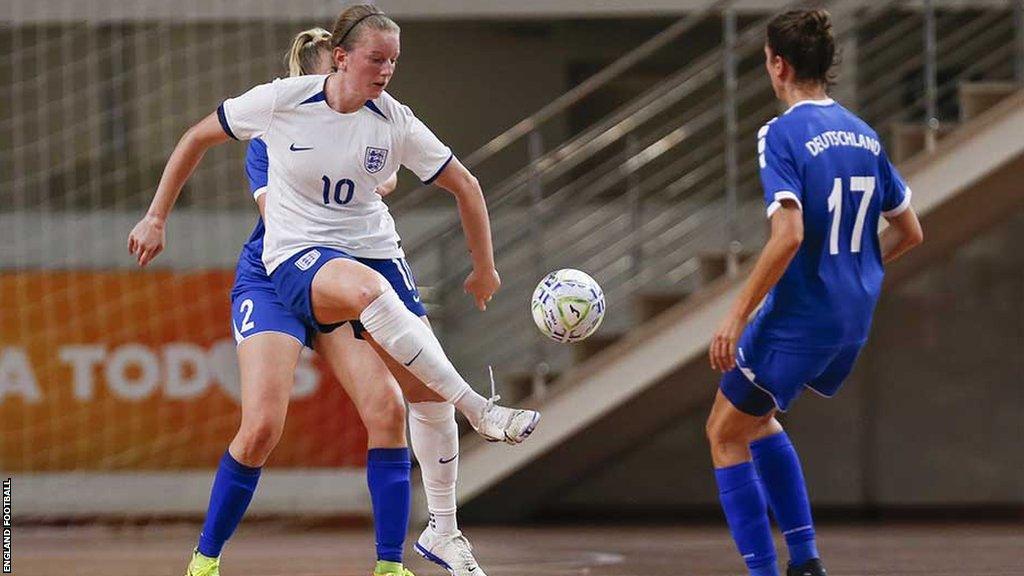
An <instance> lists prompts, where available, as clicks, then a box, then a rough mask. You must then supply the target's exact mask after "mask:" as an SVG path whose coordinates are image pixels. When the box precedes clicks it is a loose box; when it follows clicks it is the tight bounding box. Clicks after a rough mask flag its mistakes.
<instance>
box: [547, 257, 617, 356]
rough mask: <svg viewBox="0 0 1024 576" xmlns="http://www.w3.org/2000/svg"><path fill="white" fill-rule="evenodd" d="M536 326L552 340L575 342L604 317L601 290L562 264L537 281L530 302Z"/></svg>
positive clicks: (579, 273)
mask: <svg viewBox="0 0 1024 576" xmlns="http://www.w3.org/2000/svg"><path fill="white" fill-rule="evenodd" d="M530 309H531V312H532V313H533V321H534V323H535V324H537V328H539V329H540V331H541V332H542V333H543V334H544V335H545V336H547V337H548V338H551V339H552V340H554V341H556V342H562V343H570V342H579V341H581V340H584V339H586V338H587V337H588V336H590V335H591V334H593V333H594V331H595V330H597V327H598V326H600V325H601V320H603V319H604V311H605V307H604V291H602V290H601V286H599V285H598V284H597V282H596V281H595V280H594V279H593V278H591V277H590V276H589V275H587V274H586V273H584V272H580V271H579V270H573V269H572V268H564V269H562V270H556V271H554V272H552V273H550V274H548V275H547V276H545V277H544V279H543V280H541V281H540V284H538V285H537V289H536V290H534V291H533V300H532V301H531V304H530Z"/></svg>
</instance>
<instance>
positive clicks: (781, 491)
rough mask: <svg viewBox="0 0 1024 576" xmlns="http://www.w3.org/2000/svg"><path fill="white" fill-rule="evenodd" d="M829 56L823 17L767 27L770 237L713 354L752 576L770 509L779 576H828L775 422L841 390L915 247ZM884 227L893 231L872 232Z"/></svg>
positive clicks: (714, 424)
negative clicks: (784, 551)
mask: <svg viewBox="0 0 1024 576" xmlns="http://www.w3.org/2000/svg"><path fill="white" fill-rule="evenodd" d="M834 54H835V43H834V40H833V37H832V24H831V22H830V18H829V15H828V13H827V12H825V11H822V10H809V11H792V12H786V13H784V14H781V15H779V16H776V17H775V18H773V19H772V21H771V22H770V23H769V24H768V30H767V42H766V45H765V64H766V67H767V69H768V75H769V76H770V77H771V82H772V88H773V89H774V91H775V95H776V96H777V97H778V98H779V99H780V100H781V101H782V102H784V103H785V104H786V105H787V106H788V107H789V108H788V110H786V112H784V113H783V114H782V115H781V116H779V117H777V118H775V119H773V120H772V121H770V122H768V124H766V125H764V126H763V127H762V128H761V130H760V131H759V132H758V135H757V136H758V140H757V152H758V162H759V164H760V169H761V182H762V185H763V187H764V195H765V204H766V205H767V214H768V218H769V219H770V220H771V236H770V238H769V240H768V243H767V244H766V245H765V247H764V249H763V251H762V252H761V255H760V257H759V258H758V261H757V263H756V264H755V267H754V270H753V271H752V272H751V275H750V278H748V279H747V282H746V284H745V285H744V287H743V290H742V292H741V293H740V296H739V297H738V299H737V300H736V302H735V303H734V305H733V307H732V309H731V311H730V313H729V314H728V316H727V317H726V318H725V319H724V320H723V322H722V324H721V325H720V326H719V328H718V331H717V332H716V333H715V336H714V339H713V341H712V343H711V348H710V351H709V356H710V361H711V366H712V367H713V368H715V369H716V370H720V371H722V372H724V375H723V377H722V380H721V383H720V387H719V391H718V393H717V395H716V398H715V403H714V406H713V407H712V409H711V415H710V416H709V418H708V422H707V436H708V440H709V443H710V446H711V456H712V460H713V462H714V466H715V478H716V480H717V483H718V488H719V497H720V500H721V503H722V508H723V510H724V511H725V516H726V519H727V521H728V524H729V529H730V531H731V532H732V536H733V539H734V540H735V542H736V545H737V548H738V549H739V552H740V554H741V555H742V556H743V560H744V561H745V562H746V565H747V568H748V570H749V573H750V574H751V575H752V576H777V575H778V568H777V566H776V555H775V546H774V544H773V542H772V535H771V527H770V524H769V521H768V509H769V508H770V509H771V511H772V514H773V515H774V517H775V520H776V522H777V523H778V525H779V528H780V530H781V531H782V533H783V534H784V536H785V539H786V544H787V547H788V549H789V565H788V569H787V574H788V576H823V575H824V574H825V568H824V567H823V565H822V563H821V560H820V556H819V554H818V550H817V546H816V543H815V532H814V524H813V521H812V519H811V509H810V504H809V500H808V497H807V489H806V485H805V482H804V477H803V472H802V470H801V467H800V460H799V458H798V457H797V454H796V451H795V450H794V448H793V445H792V443H791V442H790V440H789V438H788V437H787V436H786V433H785V431H783V429H782V426H781V425H780V424H779V422H778V420H777V419H776V418H775V414H776V412H779V411H786V410H787V409H788V408H789V407H790V405H791V403H792V402H793V401H794V400H795V399H796V397H797V396H798V395H799V394H800V392H801V391H802V390H803V389H804V388H805V387H806V388H810V389H811V390H813V391H815V392H817V393H819V394H822V395H824V396H833V395H834V394H836V393H837V392H838V391H839V388H840V386H841V385H842V383H843V380H845V379H846V377H847V376H848V375H849V373H850V371H851V370H852V368H853V365H854V362H855V361H856V359H857V354H858V353H859V352H860V349H861V347H862V346H863V345H864V342H865V340H866V339H867V336H868V330H869V328H870V325H871V317H872V314H873V312H874V308H875V303H876V302H877V300H878V295H879V292H880V291H881V287H882V276H883V271H884V264H886V263H889V262H891V261H893V260H895V259H896V258H899V257H900V256H901V255H902V254H904V253H905V252H906V251H907V250H909V249H911V248H913V247H914V246H916V245H917V244H919V243H920V242H921V241H922V238H923V236H922V232H921V225H920V223H919V222H918V219H917V216H916V215H915V213H914V210H913V208H911V207H910V195H911V192H910V189H909V188H908V187H907V185H906V184H905V183H904V182H903V180H902V178H901V177H900V175H899V173H898V172H897V171H896V168H895V167H893V165H892V164H891V163H890V162H889V159H888V157H887V156H886V154H885V151H884V150H883V149H882V146H881V144H880V142H879V138H878V135H877V134H876V133H875V131H874V130H872V129H871V127H870V126H868V125H867V124H866V123H864V121H862V120H861V119H859V118H857V117H856V116H855V115H854V114H853V113H851V112H850V111H849V110H846V109H845V108H843V107H842V106H840V105H839V104H837V103H836V102H834V101H833V100H832V99H830V98H829V97H828V95H827V93H826V88H827V86H828V81H829V71H830V69H831V67H832V65H833V59H834ZM881 217H884V218H885V219H886V220H887V221H888V222H889V227H888V229H887V230H885V232H884V233H882V234H881V235H879V234H878V233H877V228H878V224H879V221H880V218H881ZM766 295H767V298H765V296H766ZM763 298H765V301H764V305H763V306H762V308H761V309H760V311H759V312H758V313H757V315H756V317H755V318H754V319H753V321H751V322H750V324H749V325H747V318H748V317H749V316H750V314H751V313H752V312H753V311H754V309H755V308H756V306H757V305H758V303H759V302H761V300H762V299H763Z"/></svg>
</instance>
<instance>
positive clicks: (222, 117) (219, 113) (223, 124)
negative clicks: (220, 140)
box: [217, 102, 238, 140]
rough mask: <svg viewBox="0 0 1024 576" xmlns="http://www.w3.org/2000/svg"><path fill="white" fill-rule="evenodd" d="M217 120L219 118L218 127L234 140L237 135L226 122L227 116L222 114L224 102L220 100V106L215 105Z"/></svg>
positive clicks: (236, 138)
mask: <svg viewBox="0 0 1024 576" xmlns="http://www.w3.org/2000/svg"><path fill="white" fill-rule="evenodd" d="M217 120H220V127H221V128H223V129H224V133H225V134H227V135H228V136H231V137H232V138H234V139H235V140H238V136H235V133H234V132H232V131H231V126H230V125H229V124H228V117H227V115H226V114H224V103H223V102H221V105H220V106H217Z"/></svg>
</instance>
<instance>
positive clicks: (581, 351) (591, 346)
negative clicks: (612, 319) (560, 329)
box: [572, 332, 623, 364]
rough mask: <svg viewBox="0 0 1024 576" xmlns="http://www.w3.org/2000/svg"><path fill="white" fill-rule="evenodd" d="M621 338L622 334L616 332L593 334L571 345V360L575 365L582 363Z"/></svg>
mask: <svg viewBox="0 0 1024 576" xmlns="http://www.w3.org/2000/svg"><path fill="white" fill-rule="evenodd" d="M622 336H623V335H622V333H616V332H605V333H598V334H593V335H591V336H590V338H587V339H586V340H584V341H583V342H580V343H578V344H573V348H572V352H573V360H574V361H575V362H576V363H577V364H579V363H581V362H584V361H586V360H587V359H589V358H591V357H592V356H594V355H596V354H597V353H598V352H600V351H602V350H604V349H605V348H607V347H609V346H611V345H612V344H615V343H616V342H618V341H619V339H620V338H622Z"/></svg>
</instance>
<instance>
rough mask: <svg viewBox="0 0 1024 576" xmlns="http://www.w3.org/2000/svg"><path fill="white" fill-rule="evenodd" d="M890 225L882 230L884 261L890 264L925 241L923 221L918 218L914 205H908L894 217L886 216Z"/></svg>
mask: <svg viewBox="0 0 1024 576" xmlns="http://www.w3.org/2000/svg"><path fill="white" fill-rule="evenodd" d="M886 220H887V221H888V222H889V227H888V228H886V229H885V230H883V231H882V235H881V239H880V240H881V246H882V262H883V263H885V264H888V263H890V262H893V261H895V260H897V259H899V257H900V256H903V255H904V254H906V253H907V252H909V251H910V249H911V248H914V247H915V246H917V245H918V244H920V243H921V242H923V241H924V231H923V230H922V229H921V222H920V221H919V220H918V219H917V213H916V212H914V209H913V208H912V207H908V208H907V209H906V210H904V211H903V212H901V213H900V214H899V215H898V216H894V217H893V218H892V219H888V218H886Z"/></svg>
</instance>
